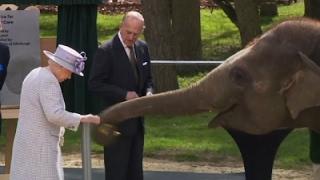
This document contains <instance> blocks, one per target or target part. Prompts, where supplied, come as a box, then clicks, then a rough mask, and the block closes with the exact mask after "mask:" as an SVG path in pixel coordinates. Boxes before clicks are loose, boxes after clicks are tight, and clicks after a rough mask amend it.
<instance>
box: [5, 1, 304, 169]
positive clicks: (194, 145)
mask: <svg viewBox="0 0 320 180" xmlns="http://www.w3.org/2000/svg"><path fill="white" fill-rule="evenodd" d="M303 9H304V7H303V3H297V4H294V5H291V6H280V7H279V16H277V17H273V18H266V17H264V18H262V28H263V30H266V29H268V28H270V27H271V26H272V24H273V23H274V22H279V21H281V20H283V19H287V18H292V17H296V16H302V14H303ZM121 17H122V15H108V16H106V15H101V14H99V15H98V36H99V42H103V41H104V40H106V39H109V38H111V37H112V36H113V35H114V34H115V33H116V32H117V30H118V24H119V22H120V20H121ZM56 20H57V18H56V16H55V15H49V14H43V15H41V17H40V21H41V23H40V24H41V26H40V28H41V36H55V34H56ZM201 28H202V43H203V54H204V57H203V59H225V58H226V57H228V56H230V55H231V54H232V53H234V52H236V51H237V50H239V48H240V37H239V33H238V30H237V29H236V27H235V26H234V25H233V24H232V23H231V22H230V20H229V19H228V18H227V17H226V15H225V14H224V13H223V12H222V11H221V10H214V11H213V12H212V13H211V12H210V10H202V11H201ZM202 76H204V73H199V74H196V75H192V76H180V77H179V83H180V86H181V87H186V86H189V85H190V84H191V83H193V82H195V81H197V80H198V79H199V78H201V77H202ZM213 116H214V114H210V113H204V114H199V115H195V116H188V117H166V116H157V117H151V116H150V117H146V124H145V125H146V131H147V132H146V141H145V155H146V156H148V157H154V158H161V159H164V158H167V159H174V160H177V161H185V160H188V161H212V162H218V161H225V160H226V159H227V160H229V161H240V160H241V157H240V153H239V151H238V149H237V147H236V145H235V143H234V142H233V140H232V139H231V137H230V136H229V135H228V134H227V133H226V131H225V130H223V129H208V128H207V124H208V122H209V121H210V120H211V119H212V117H213ZM3 129H4V130H5V128H3ZM80 134H81V132H80V131H79V132H76V133H73V132H70V131H67V133H66V137H65V146H64V147H63V151H64V152H79V151H80V141H81V138H80V137H81V135H80ZM4 143H5V140H4V137H3V136H0V147H3V145H4ZM92 150H93V152H95V153H101V152H102V148H101V147H100V146H98V145H96V144H93V146H92ZM308 150H309V137H308V131H307V130H306V129H300V130H295V131H294V132H293V133H291V134H290V135H289V136H288V138H287V139H286V140H285V141H284V143H282V145H281V147H280V150H279V152H278V156H277V160H276V165H278V166H281V167H283V168H299V167H301V166H304V165H309V164H310V160H309V157H308Z"/></svg>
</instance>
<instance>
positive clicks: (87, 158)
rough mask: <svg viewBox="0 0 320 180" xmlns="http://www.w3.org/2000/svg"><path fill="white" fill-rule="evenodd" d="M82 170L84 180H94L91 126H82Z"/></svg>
mask: <svg viewBox="0 0 320 180" xmlns="http://www.w3.org/2000/svg"><path fill="white" fill-rule="evenodd" d="M81 126H82V143H81V149H82V169H83V179H84V180H92V170H91V138H90V135H91V133H90V124H82V125H81Z"/></svg>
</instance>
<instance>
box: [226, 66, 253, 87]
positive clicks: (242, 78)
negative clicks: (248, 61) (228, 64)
mask: <svg viewBox="0 0 320 180" xmlns="http://www.w3.org/2000/svg"><path fill="white" fill-rule="evenodd" d="M230 78H231V79H232V81H234V82H235V83H236V84H238V85H241V86H244V85H246V84H248V83H249V82H250V81H251V78H250V75H249V74H248V73H247V72H246V71H245V70H243V69H242V68H240V67H234V68H232V69H231V71H230Z"/></svg>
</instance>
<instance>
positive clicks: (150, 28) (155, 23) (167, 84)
mask: <svg viewBox="0 0 320 180" xmlns="http://www.w3.org/2000/svg"><path fill="white" fill-rule="evenodd" d="M142 9H143V14H144V17H145V24H146V29H145V38H146V41H147V42H148V44H149V48H150V53H151V57H152V59H161V60H188V59H200V58H201V54H202V53H201V30H200V2H199V0H184V1H181V0H161V1H159V0H142ZM181 68H183V69H186V67H181ZM153 75H154V80H155V84H156V90H157V92H162V91H167V90H172V89H177V88H178V83H177V77H176V67H175V66H168V65H162V66H161V65H156V66H153Z"/></svg>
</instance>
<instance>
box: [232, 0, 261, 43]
mask: <svg viewBox="0 0 320 180" xmlns="http://www.w3.org/2000/svg"><path fill="white" fill-rule="evenodd" d="M234 3H235V11H236V14H237V18H238V25H239V31H240V36H241V44H242V46H246V45H247V44H248V43H249V42H250V41H252V40H253V39H254V38H255V37H257V36H258V35H260V34H261V33H262V30H261V27H260V16H259V13H258V5H257V1H256V0H235V1H234Z"/></svg>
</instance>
